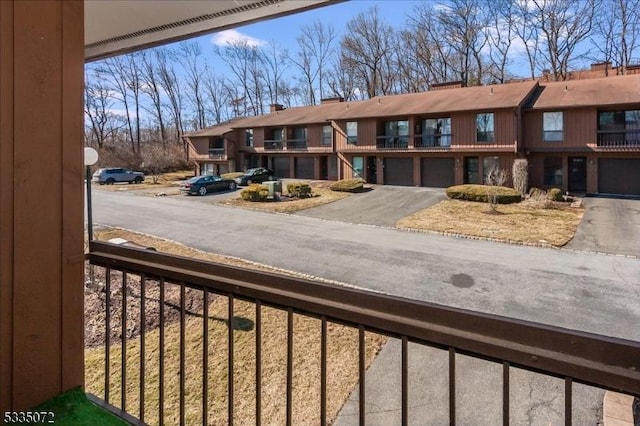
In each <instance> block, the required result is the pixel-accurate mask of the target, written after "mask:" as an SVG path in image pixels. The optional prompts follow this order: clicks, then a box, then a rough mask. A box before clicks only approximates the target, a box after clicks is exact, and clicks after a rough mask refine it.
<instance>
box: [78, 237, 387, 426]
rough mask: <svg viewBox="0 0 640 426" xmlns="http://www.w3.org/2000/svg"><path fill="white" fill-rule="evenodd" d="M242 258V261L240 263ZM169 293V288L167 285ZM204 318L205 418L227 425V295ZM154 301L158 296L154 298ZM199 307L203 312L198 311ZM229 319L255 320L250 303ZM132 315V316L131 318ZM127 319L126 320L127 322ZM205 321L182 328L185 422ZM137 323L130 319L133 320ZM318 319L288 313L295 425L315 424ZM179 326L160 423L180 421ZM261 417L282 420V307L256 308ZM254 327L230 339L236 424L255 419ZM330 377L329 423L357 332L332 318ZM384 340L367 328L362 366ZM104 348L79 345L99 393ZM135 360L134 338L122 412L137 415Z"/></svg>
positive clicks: (169, 340) (149, 358) (194, 401)
mask: <svg viewBox="0 0 640 426" xmlns="http://www.w3.org/2000/svg"><path fill="white" fill-rule="evenodd" d="M96 235H97V237H98V238H100V239H108V238H115V237H120V238H124V239H127V240H131V241H135V242H137V243H139V244H143V245H148V246H154V247H156V248H157V249H158V250H160V251H165V252H169V253H174V254H180V255H183V256H190V257H194V258H200V259H205V260H214V261H218V262H220V261H223V262H225V263H232V264H234V265H238V266H244V267H248V268H258V269H260V268H262V269H265V268H266V269H269V270H271V271H273V269H271V268H268V267H261V266H258V265H255V264H253V263H251V262H246V261H242V260H240V259H232V258H226V257H224V256H220V255H215V254H209V253H204V252H200V251H198V250H194V249H191V248H188V247H185V246H182V245H180V244H176V243H172V242H170V241H166V240H162V239H158V238H155V237H151V236H145V235H141V234H137V233H133V232H130V231H125V230H117V229H116V230H108V231H100V232H99V233H96ZM243 262H244V263H243ZM167 291H171V290H170V289H168V290H167ZM209 297H210V299H209V302H210V304H209V319H208V320H207V329H208V334H209V345H208V348H207V351H208V354H209V355H208V357H209V365H208V368H207V371H208V373H207V377H206V380H207V382H208V384H209V404H208V406H209V407H210V408H209V418H208V420H207V424H210V425H226V424H228V421H227V420H228V419H227V397H228V393H227V388H226V386H227V361H228V358H227V357H228V349H227V348H228V346H227V345H228V327H227V320H228V315H227V312H228V300H227V298H226V297H214V296H213V295H210V296H209ZM152 305H154V304H153V303H152V302H148V304H147V307H146V312H150V311H154V310H155V311H157V309H158V307H157V306H152ZM155 305H157V302H156V303H155ZM200 312H201V311H200ZM234 317H235V318H238V317H240V318H244V319H247V320H250V321H252V322H254V321H255V305H254V304H252V303H248V302H243V301H238V300H236V301H235V302H234ZM134 321H135V319H134ZM128 322H129V321H128ZM203 323H204V320H203V318H202V317H201V316H189V317H188V318H187V320H186V327H185V341H186V348H185V355H186V361H185V370H186V374H185V404H186V410H185V412H186V424H201V423H202V409H201V398H200V393H201V389H202V380H203V377H202V367H203V366H202V352H203V339H202V336H203V328H204V324H203ZM133 326H134V327H135V324H134V325H133ZM320 327H321V324H320V321H319V320H318V319H313V318H308V317H304V316H301V315H295V316H294V351H293V352H294V359H293V371H294V375H293V424H305V425H306V424H319V423H320V418H319V417H320V330H321V328H320ZM145 336H146V337H145V338H146V341H145V362H146V367H145V422H147V423H149V424H157V422H158V398H159V394H158V387H159V384H158V383H159V342H158V340H159V330H158V329H155V330H153V331H150V332H147V334H146V335H145ZM179 336H180V324H179V323H176V322H174V323H172V324H169V325H167V326H166V328H165V349H164V355H165V374H164V379H165V406H164V414H165V422H166V423H167V424H177V423H179V419H178V415H179V399H178V396H179V386H180V376H179V365H180V359H179V342H180V338H179ZM261 336H262V374H261V378H262V422H263V424H284V423H285V414H286V413H285V407H286V403H285V401H286V393H285V391H286V361H287V313H286V311H281V310H277V309H273V308H266V307H263V308H262V335H261ZM255 337H256V336H255V327H253V328H252V329H251V330H249V331H243V330H235V331H234V333H233V339H234V361H235V362H234V421H235V423H236V424H241V425H244V424H255ZM327 339H328V354H327V358H328V362H327V368H328V375H327V389H328V390H329V391H328V400H327V409H328V417H329V419H328V420H329V421H333V419H334V418H335V416H336V415H337V413H338V410H339V409H340V407H341V406H342V404H343V403H344V401H345V400H346V399H347V397H348V396H349V394H350V392H351V391H352V390H353V389H354V387H355V386H356V384H357V382H358V351H357V348H358V331H357V330H356V329H352V328H349V327H345V326H342V325H337V324H331V323H330V324H328V326H327ZM385 340H386V339H385V338H384V337H383V336H380V335H377V334H373V333H367V334H366V360H367V366H369V365H370V364H371V362H372V361H373V359H374V358H375V355H376V354H377V352H378V351H379V349H380V347H381V346H382V344H383V343H384V341H385ZM120 359H121V346H120V345H113V346H112V347H111V351H110V368H111V374H110V377H111V382H110V395H111V396H110V401H111V403H112V404H114V405H116V406H120V398H121V396H120V384H121V377H122V376H121V371H120V370H121V369H120ZM104 362H105V351H104V348H103V347H95V348H88V349H87V350H86V351H85V380H86V389H87V392H91V393H94V394H96V395H98V396H103V395H104ZM139 365H140V339H139V338H133V339H130V340H129V341H128V343H127V380H126V382H127V395H126V405H127V411H129V412H131V413H133V414H134V415H138V410H139V392H140V389H139Z"/></svg>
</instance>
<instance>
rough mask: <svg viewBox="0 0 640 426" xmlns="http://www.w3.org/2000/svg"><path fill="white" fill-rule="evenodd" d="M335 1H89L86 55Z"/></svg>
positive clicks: (109, 52)
mask: <svg viewBox="0 0 640 426" xmlns="http://www.w3.org/2000/svg"><path fill="white" fill-rule="evenodd" d="M335 2H336V0H259V1H256V0H215V1H204V0H162V1H148V0H120V1H114V0H87V1H85V5H84V22H85V28H84V35H85V59H86V60H87V61H92V60H97V59H101V58H105V57H107V56H113V55H117V54H120V53H126V52H129V51H133V50H137V49H142V48H146V47H153V46H156V45H160V44H164V43H169V42H173V41H178V40H182V39H186V38H189V37H193V36H197V35H203V34H207V33H212V32H216V31H221V30H225V29H229V28H232V27H236V26H239V25H242V24H246V23H250V22H255V21H259V20H263V19H268V18H274V17H278V16H283V15H287V14H291V13H295V12H300V11H303V10H307V9H313V8H316V7H320V6H324V5H328V4H331V3H335Z"/></svg>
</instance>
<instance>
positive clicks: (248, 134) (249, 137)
mask: <svg viewBox="0 0 640 426" xmlns="http://www.w3.org/2000/svg"><path fill="white" fill-rule="evenodd" d="M244 136H245V143H246V146H253V129H247V130H245V133H244Z"/></svg>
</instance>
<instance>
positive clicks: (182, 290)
mask: <svg viewBox="0 0 640 426" xmlns="http://www.w3.org/2000/svg"><path fill="white" fill-rule="evenodd" d="M185 316H186V307H185V286H184V281H181V282H180V424H181V425H184V422H185V418H184V416H185V412H184V370H185V368H184V360H185V347H184V346H185V340H186V339H185Z"/></svg>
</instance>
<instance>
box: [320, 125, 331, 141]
mask: <svg viewBox="0 0 640 426" xmlns="http://www.w3.org/2000/svg"><path fill="white" fill-rule="evenodd" d="M332 143H333V127H331V126H322V145H323V146H331V144H332Z"/></svg>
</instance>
